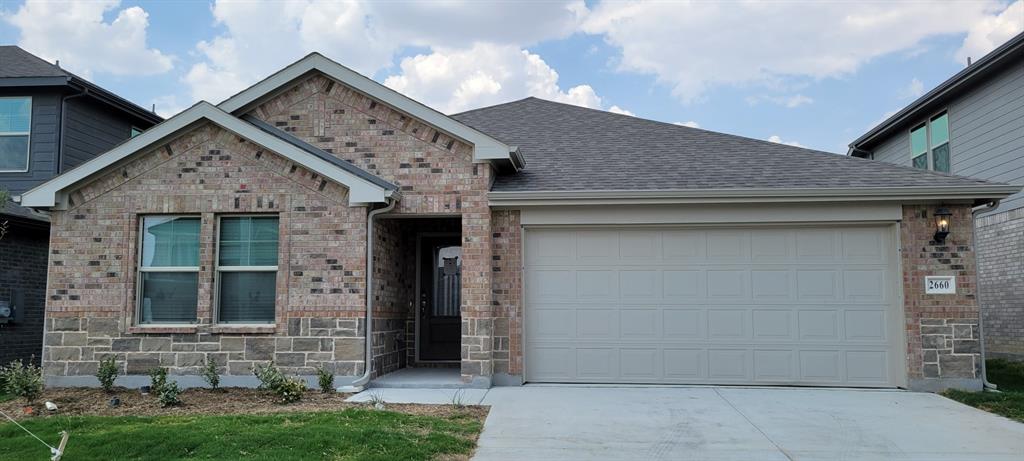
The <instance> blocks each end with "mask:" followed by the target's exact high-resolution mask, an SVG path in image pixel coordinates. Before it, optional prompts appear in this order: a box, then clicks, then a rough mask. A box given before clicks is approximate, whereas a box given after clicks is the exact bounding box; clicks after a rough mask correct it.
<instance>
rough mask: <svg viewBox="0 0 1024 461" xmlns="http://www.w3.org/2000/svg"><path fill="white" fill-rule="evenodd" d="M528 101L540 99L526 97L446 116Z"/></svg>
mask: <svg viewBox="0 0 1024 461" xmlns="http://www.w3.org/2000/svg"><path fill="white" fill-rule="evenodd" d="M530 99H540V98H538V97H536V96H527V97H525V98H520V99H515V100H512V101H505V102H500V103H498V104H491V105H490V106H483V107H477V108H476V109H469V110H464V111H462V112H456V113H454V114H448V116H449V117H457V116H459V115H466V114H471V113H474V112H479V111H482V110H488V109H495V108H498V107H503V106H508V105H512V104H515V103H518V102H523V101H528V100H530Z"/></svg>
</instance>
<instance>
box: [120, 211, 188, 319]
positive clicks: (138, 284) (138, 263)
mask: <svg viewBox="0 0 1024 461" xmlns="http://www.w3.org/2000/svg"><path fill="white" fill-rule="evenodd" d="M152 217H160V218H198V219H199V232H200V234H201V233H202V225H203V218H202V216H200V215H197V214H172V215H165V214H147V215H139V232H138V237H137V239H138V242H139V243H138V248H136V249H135V250H136V252H137V253H138V254H137V255H136V258H135V321H134V322H132V323H134V324H135V326H137V327H141V328H153V327H165V326H173V327H179V326H195V325H197V324H198V323H199V297H198V296H196V319H195V320H194V321H192V322H153V323H142V274H144V273H146V272H195V273H199V267H200V266H201V265H202V264H200V265H197V266H162V267H144V266H143V264H142V247H143V235H144V234H145V232H146V218H152ZM202 242H203V239H202V235H200V237H199V244H200V246H201V245H202ZM199 252H200V255H202V248H201V247H200V248H199ZM197 277H198V275H197Z"/></svg>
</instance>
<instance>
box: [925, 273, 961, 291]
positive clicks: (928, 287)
mask: <svg viewBox="0 0 1024 461" xmlns="http://www.w3.org/2000/svg"><path fill="white" fill-rule="evenodd" d="M924 292H925V294H929V295H953V294H956V276H954V275H936V276H930V277H925V278H924Z"/></svg>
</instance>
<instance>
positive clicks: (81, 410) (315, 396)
mask: <svg viewBox="0 0 1024 461" xmlns="http://www.w3.org/2000/svg"><path fill="white" fill-rule="evenodd" d="M351 395H352V394H339V393H333V394H324V393H321V392H317V391H308V392H306V393H305V395H303V398H302V400H300V401H299V402H295V403H289V404H282V403H278V402H277V401H276V400H275V396H274V394H272V393H270V392H266V391H261V390H258V389H246V388H225V389H220V390H217V391H214V390H210V389H187V390H185V391H183V392H182V393H181V401H182V404H181V405H178V406H174V407H167V408H163V407H161V406H160V403H159V402H157V399H156V396H155V395H152V394H143V393H142V392H140V391H139V390H137V389H123V388H119V389H116V390H115V391H114V392H111V393H109V394H108V393H106V392H103V390H101V389H96V388H53V389H47V390H46V391H45V392H43V395H42V397H40V398H39V399H38V400H37V401H36V402H35V403H34V404H33V405H26V404H25V401H24V400H22V399H20V398H18V399H14V400H9V401H6V402H2V403H0V411H2V412H4V413H6V414H8V415H10V416H11V417H13V418H15V419H25V418H32V417H48V416H51V415H54V414H58V415H61V416H84V415H89V416H164V415H178V416H183V415H228V414H237V415H251V414H266V413H282V412H312V411H339V410H344V409H346V408H368V407H370V405H369V404H366V403H348V402H345V399H346V398H348V397H349V396H351ZM115 396H116V397H117V398H119V399H120V401H121V403H120V405H118V406H116V407H112V406H111V405H110V399H111V398H113V397H115ZM47 401H49V402H53V403H55V404H57V407H58V411H56V412H54V413H51V412H48V411H47V410H46V408H45V406H44V405H45V402H47ZM26 406H29V407H31V408H32V413H31V414H26V413H25V412H24V408H25V407H26ZM385 409H387V410H390V411H397V412H400V413H407V414H414V415H426V416H440V417H446V416H454V415H467V414H468V415H471V416H473V417H476V418H478V419H479V420H480V421H481V422H482V421H483V419H484V418H485V417H486V416H487V412H488V407H483V406H461V407H456V406H454V405H413V404H386V405H385Z"/></svg>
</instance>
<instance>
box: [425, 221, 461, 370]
mask: <svg viewBox="0 0 1024 461" xmlns="http://www.w3.org/2000/svg"><path fill="white" fill-rule="evenodd" d="M420 251H421V253H420V283H419V286H420V294H419V296H420V299H419V316H420V331H419V337H420V340H419V347H420V354H419V358H420V360H459V359H460V345H461V343H462V317H461V314H460V308H461V305H462V241H461V239H460V238H459V236H445V237H426V236H425V237H423V238H422V240H421V241H420Z"/></svg>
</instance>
